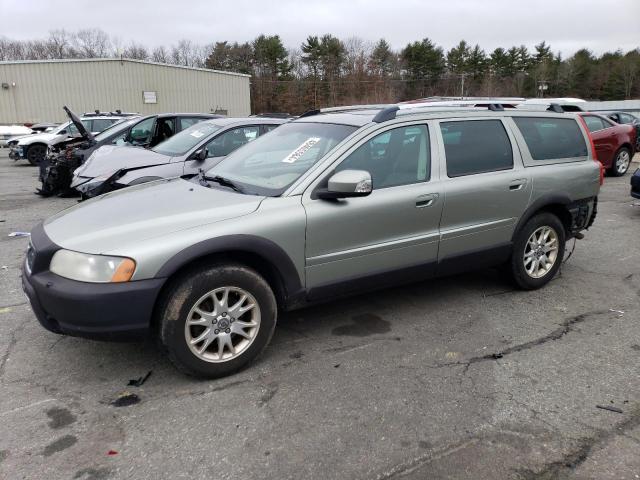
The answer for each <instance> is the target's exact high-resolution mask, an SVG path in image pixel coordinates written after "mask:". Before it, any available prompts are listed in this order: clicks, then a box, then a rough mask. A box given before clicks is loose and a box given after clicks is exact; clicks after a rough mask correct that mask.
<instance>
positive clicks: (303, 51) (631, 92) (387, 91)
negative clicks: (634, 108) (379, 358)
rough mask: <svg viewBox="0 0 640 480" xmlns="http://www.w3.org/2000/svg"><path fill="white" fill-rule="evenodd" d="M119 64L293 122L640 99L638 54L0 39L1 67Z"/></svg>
mask: <svg viewBox="0 0 640 480" xmlns="http://www.w3.org/2000/svg"><path fill="white" fill-rule="evenodd" d="M105 57H123V58H132V59H138V60H148V61H153V62H160V63H169V64H176V65H184V66H190V67H200V68H209V69H216V70H230V71H236V72H241V73H246V74H249V75H251V77H252V78H251V101H252V110H253V112H255V113H260V112H290V113H296V114H297V113H301V112H303V111H305V110H308V109H310V108H318V107H326V106H338V105H350V104H363V103H391V102H397V101H402V100H409V99H415V98H423V97H429V96H455V97H459V96H517V97H535V96H545V97H566V96H572V97H580V98H585V99H593V100H595V99H597V100H621V99H628V98H638V97H640V78H639V77H640V48H636V49H634V50H630V51H628V52H623V51H621V50H617V51H615V52H606V53H604V54H602V55H599V56H598V55H594V54H593V53H592V52H591V51H589V50H587V49H580V50H578V51H577V52H575V53H574V54H573V55H571V56H569V57H567V58H563V57H562V56H561V54H560V53H554V52H553V51H552V48H551V46H550V45H548V44H547V43H546V42H545V41H542V42H540V43H539V44H537V45H535V47H534V49H533V50H529V49H528V48H527V47H526V46H524V45H520V46H511V47H508V48H496V49H494V50H493V51H491V52H486V51H485V50H483V49H482V48H481V47H480V45H472V44H469V43H467V42H466V41H464V40H461V41H460V43H458V44H457V45H456V46H455V47H453V48H451V49H449V50H448V51H445V50H444V49H443V48H442V47H440V46H438V45H437V44H436V43H434V42H433V41H432V40H430V39H429V38H424V39H422V40H416V41H414V42H412V43H409V44H407V45H406V46H405V47H404V48H402V49H400V50H396V49H393V48H392V47H391V46H390V45H389V43H388V42H387V41H386V40H384V39H380V40H378V41H377V42H368V41H365V40H363V39H361V38H359V37H350V38H347V39H340V38H337V37H335V36H333V35H331V34H325V35H321V36H316V35H311V36H309V37H308V38H307V39H306V40H305V41H304V42H303V43H302V44H301V45H300V46H298V47H297V48H287V47H286V46H285V45H284V44H283V42H282V40H281V39H280V37H279V36H278V35H259V36H258V37H256V38H255V39H254V40H252V41H250V42H244V43H239V42H233V43H231V42H226V41H221V42H215V43H211V44H208V45H198V44H195V43H193V42H191V41H190V40H180V41H179V42H177V43H176V44H174V45H170V46H157V47H154V48H148V47H146V46H145V45H142V44H139V43H135V42H134V43H129V44H126V45H125V44H123V42H122V41H121V40H120V39H119V38H117V37H112V36H109V35H108V34H107V33H105V32H104V31H102V30H96V29H84V30H79V31H77V32H68V31H66V30H53V31H51V32H49V35H48V37H47V38H44V39H36V40H28V41H18V40H11V39H8V38H4V37H0V60H42V59H62V58H105Z"/></svg>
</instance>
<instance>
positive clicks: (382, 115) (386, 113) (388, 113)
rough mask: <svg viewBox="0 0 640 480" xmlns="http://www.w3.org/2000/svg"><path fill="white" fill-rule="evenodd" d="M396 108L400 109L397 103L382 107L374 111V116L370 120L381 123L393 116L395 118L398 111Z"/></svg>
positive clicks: (391, 118)
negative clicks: (376, 111)
mask: <svg viewBox="0 0 640 480" xmlns="http://www.w3.org/2000/svg"><path fill="white" fill-rule="evenodd" d="M398 110H400V107H398V106H397V105H393V106H392V107H387V108H384V109H382V110H380V111H379V112H378V113H376V116H375V117H373V120H372V121H374V122H375V123H382V122H387V121H389V120H393V119H394V118H396V113H397V112H398Z"/></svg>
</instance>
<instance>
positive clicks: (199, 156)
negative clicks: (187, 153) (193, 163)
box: [193, 148, 207, 162]
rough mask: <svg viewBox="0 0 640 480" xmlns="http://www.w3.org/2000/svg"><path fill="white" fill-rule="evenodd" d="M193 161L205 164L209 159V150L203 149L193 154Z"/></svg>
mask: <svg viewBox="0 0 640 480" xmlns="http://www.w3.org/2000/svg"><path fill="white" fill-rule="evenodd" d="M193 159H194V160H197V161H199V162H204V161H205V160H206V159H207V149H206V148H201V149H200V150H196V152H195V153H194V154H193Z"/></svg>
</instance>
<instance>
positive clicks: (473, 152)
mask: <svg viewBox="0 0 640 480" xmlns="http://www.w3.org/2000/svg"><path fill="white" fill-rule="evenodd" d="M440 131H441V132H442V139H443V141H444V151H445V154H446V157H447V175H448V176H449V177H461V176H464V175H473V174H476V173H485V172H495V171H498V170H509V169H511V168H513V152H512V150H511V142H510V141H509V137H508V136H507V132H506V131H505V129H504V126H503V125H502V122H501V121H500V120H467V121H462V122H441V123H440Z"/></svg>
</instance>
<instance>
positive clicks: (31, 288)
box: [22, 226, 165, 340]
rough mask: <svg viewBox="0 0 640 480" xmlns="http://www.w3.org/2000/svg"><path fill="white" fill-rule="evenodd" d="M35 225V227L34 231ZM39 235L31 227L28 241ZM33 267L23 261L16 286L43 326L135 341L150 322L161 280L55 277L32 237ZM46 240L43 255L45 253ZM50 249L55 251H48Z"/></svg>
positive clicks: (161, 283)
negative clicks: (100, 280)
mask: <svg viewBox="0 0 640 480" xmlns="http://www.w3.org/2000/svg"><path fill="white" fill-rule="evenodd" d="M37 229H40V231H39V232H36V230H37ZM43 235H44V230H43V229H42V227H41V226H40V227H36V229H34V232H33V233H32V237H33V240H37V239H39V238H40V239H41V238H42V236H43ZM33 243H34V249H35V250H36V254H35V255H36V258H35V260H34V262H33V263H34V266H35V267H36V268H34V272H33V273H30V272H29V271H28V269H27V267H26V262H25V264H24V266H23V271H22V288H23V290H24V292H25V294H26V295H27V297H28V298H29V301H30V303H31V307H32V309H33V312H34V313H35V315H36V318H37V319H38V321H39V322H40V324H41V325H42V326H43V327H44V328H46V329H47V330H49V331H52V332H55V333H61V334H65V335H72V336H78V337H87V338H93V339H101V340H136V339H140V338H142V337H144V336H145V335H146V334H147V332H148V330H149V326H150V324H151V316H152V314H153V308H154V305H155V302H156V299H157V297H158V293H159V292H160V289H161V288H162V285H163V284H164V281H165V279H162V278H160V279H155V278H154V279H149V280H140V281H136V282H126V283H87V282H78V281H75V280H69V279H67V278H64V277H60V276H59V275H56V274H54V273H52V272H50V271H49V270H48V262H46V268H44V269H40V270H38V268H37V267H38V265H39V264H40V267H41V266H42V264H43V263H44V262H42V261H41V260H40V259H38V255H40V253H39V251H38V248H40V247H41V246H39V245H38V244H37V243H36V242H33ZM51 245H52V244H51V243H49V244H48V245H46V246H45V248H44V251H45V252H46V253H45V254H44V255H47V256H51V255H52V253H51ZM54 251H55V250H54Z"/></svg>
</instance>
